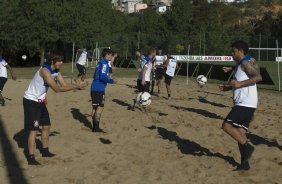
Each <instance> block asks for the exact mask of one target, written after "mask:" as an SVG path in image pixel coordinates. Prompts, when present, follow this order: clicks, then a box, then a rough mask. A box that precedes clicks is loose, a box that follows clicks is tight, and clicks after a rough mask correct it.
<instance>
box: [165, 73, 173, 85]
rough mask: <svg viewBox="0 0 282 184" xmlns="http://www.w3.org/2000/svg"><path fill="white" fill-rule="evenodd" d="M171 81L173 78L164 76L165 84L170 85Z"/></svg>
mask: <svg viewBox="0 0 282 184" xmlns="http://www.w3.org/2000/svg"><path fill="white" fill-rule="evenodd" d="M172 79H173V77H171V76H169V75H167V74H165V84H167V85H170V83H171V80H172Z"/></svg>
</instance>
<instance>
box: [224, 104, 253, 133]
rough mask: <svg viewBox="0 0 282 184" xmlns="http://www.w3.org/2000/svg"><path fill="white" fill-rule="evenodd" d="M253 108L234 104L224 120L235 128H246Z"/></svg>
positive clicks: (251, 116)
mask: <svg viewBox="0 0 282 184" xmlns="http://www.w3.org/2000/svg"><path fill="white" fill-rule="evenodd" d="M255 110H256V109H255V108H251V107H244V106H239V105H236V106H234V107H233V108H232V110H231V111H230V112H229V114H228V115H227V116H226V118H225V119H224V122H225V123H229V124H231V125H232V126H233V127H235V128H244V129H245V130H248V128H249V125H250V122H251V120H252V118H253V116H254V112H255Z"/></svg>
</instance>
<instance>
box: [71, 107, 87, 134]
mask: <svg viewBox="0 0 282 184" xmlns="http://www.w3.org/2000/svg"><path fill="white" fill-rule="evenodd" d="M71 113H72V116H73V118H74V119H76V120H78V121H79V122H80V123H83V125H84V126H85V127H87V128H89V129H92V125H91V122H90V121H89V120H88V119H87V116H86V115H85V114H82V113H81V112H80V110H79V109H77V108H71Z"/></svg>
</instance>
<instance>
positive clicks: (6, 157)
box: [0, 116, 28, 184]
mask: <svg viewBox="0 0 282 184" xmlns="http://www.w3.org/2000/svg"><path fill="white" fill-rule="evenodd" d="M0 150H1V152H2V156H3V162H4V163H5V167H2V166H1V167H2V168H5V169H6V170H7V179H8V180H9V183H11V184H12V183H21V184H28V181H27V178H26V177H25V175H24V171H23V169H22V168H21V167H20V163H19V160H18V159H17V155H16V152H15V150H14V148H13V146H12V144H11V141H10V139H9V136H8V134H7V132H6V128H5V124H4V122H3V120H2V119H1V116H0ZM1 180H2V182H1V183H4V181H3V178H2V179H1Z"/></svg>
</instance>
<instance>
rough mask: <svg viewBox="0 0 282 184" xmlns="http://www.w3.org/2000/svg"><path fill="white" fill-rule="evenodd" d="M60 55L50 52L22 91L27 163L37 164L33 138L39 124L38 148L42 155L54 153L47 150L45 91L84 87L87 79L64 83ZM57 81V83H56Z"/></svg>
mask: <svg viewBox="0 0 282 184" xmlns="http://www.w3.org/2000/svg"><path fill="white" fill-rule="evenodd" d="M62 58H63V57H62V56H60V55H56V54H52V56H50V57H49V59H48V60H47V61H46V62H45V63H44V65H43V66H42V67H41V68H40V69H39V70H38V71H37V72H36V74H35V76H34V77H33V79H32V81H31V82H30V84H29V86H28V89H27V90H26V91H25V93H24V97H23V107H24V128H25V131H28V134H29V135H28V155H26V157H27V161H28V164H29V165H39V163H38V162H37V161H36V160H35V157H34V149H35V139H36V134H37V131H38V130H40V129H39V127H40V126H41V141H42V149H41V150H40V152H41V154H42V156H43V157H53V156H54V154H52V153H50V152H49V149H48V147H49V130H50V126H51V122H50V118H49V113H48V110H47V108H46V93H47V90H48V88H49V87H51V88H52V89H53V90H54V91H55V92H56V93H58V92H66V91H70V90H74V89H84V88H85V87H86V86H87V85H88V83H87V81H80V82H78V83H76V84H68V83H65V81H64V79H63V77H62V75H61V73H60V72H59V69H60V67H61V66H62V64H63V61H62ZM57 83H58V84H57Z"/></svg>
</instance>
